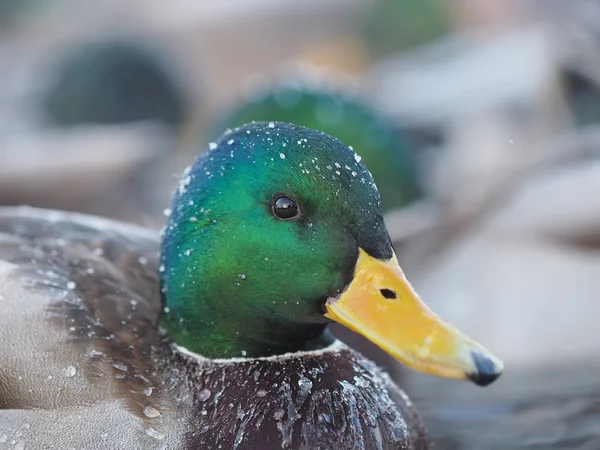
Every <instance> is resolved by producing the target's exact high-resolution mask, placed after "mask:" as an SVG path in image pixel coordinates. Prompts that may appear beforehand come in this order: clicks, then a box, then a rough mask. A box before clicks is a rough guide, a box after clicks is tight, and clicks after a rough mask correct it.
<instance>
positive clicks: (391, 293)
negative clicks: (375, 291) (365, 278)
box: [379, 288, 398, 299]
mask: <svg viewBox="0 0 600 450" xmlns="http://www.w3.org/2000/svg"><path fill="white" fill-rule="evenodd" d="M379 292H381V295H383V296H384V297H385V298H388V299H397V298H398V294H396V291H394V290H392V289H387V288H384V289H380V290H379Z"/></svg>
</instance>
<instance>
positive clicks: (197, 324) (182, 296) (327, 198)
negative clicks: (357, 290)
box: [161, 123, 392, 356]
mask: <svg viewBox="0 0 600 450" xmlns="http://www.w3.org/2000/svg"><path fill="white" fill-rule="evenodd" d="M211 147H213V148H212V149H211V151H210V152H208V153H207V154H205V155H203V156H201V157H200V158H198V160H197V161H196V162H195V163H194V164H193V165H192V166H191V168H190V169H189V171H186V173H185V174H184V176H183V178H182V180H181V183H180V186H179V189H178V190H177V192H176V193H175V198H174V200H173V207H172V213H171V215H170V218H169V221H168V224H167V227H166V230H165V234H164V241H163V246H162V261H161V263H162V264H163V266H164V272H162V280H163V289H164V298H165V300H166V306H167V307H168V309H167V310H168V311H169V313H168V314H167V316H166V321H165V324H166V327H167V328H168V329H169V331H170V333H171V334H173V335H175V336H177V338H178V339H180V340H181V341H183V342H186V343H187V345H188V346H191V347H193V348H195V349H197V350H198V351H199V352H200V353H202V354H205V355H209V356H230V355H236V356H239V355H240V352H241V351H245V352H247V353H248V354H250V353H254V354H256V353H259V354H265V353H266V354H268V353H271V352H278V351H280V350H281V348H282V347H287V346H288V345H289V346H290V349H292V348H294V349H297V348H298V347H302V346H303V345H304V341H306V340H310V339H307V338H314V337H320V336H321V335H322V333H323V329H324V327H325V325H326V324H327V322H328V320H327V319H326V318H325V317H324V316H323V312H324V310H323V305H324V302H325V301H326V299H327V298H328V297H332V296H335V295H337V294H339V293H340V292H341V291H342V290H343V289H344V288H345V286H346V285H347V284H348V283H349V282H350V281H351V279H352V273H353V270H354V266H355V264H356V260H357V255H358V248H359V247H361V248H363V249H365V250H366V251H368V252H369V253H370V254H371V255H373V256H375V257H378V258H383V259H389V258H390V257H391V256H392V246H391V243H390V240H389V237H388V233H387V230H386V228H385V226H384V223H383V216H382V212H381V207H380V199H379V194H378V192H377V188H376V187H375V184H374V183H373V178H372V177H371V175H370V173H369V171H368V170H367V169H366V168H365V166H364V165H363V164H362V163H361V161H360V157H358V156H357V155H356V153H355V152H354V151H352V150H351V149H350V148H348V146H347V145H344V144H342V143H341V142H340V141H338V140H336V139H334V138H332V137H330V136H327V135H326V134H324V133H322V132H318V131H314V130H309V129H307V128H303V127H299V126H293V125H288V124H283V123H262V124H261V123H256V124H252V125H247V126H244V127H241V128H238V129H236V130H235V131H233V132H231V133H228V134H226V135H224V136H223V137H222V138H221V139H220V140H218V141H217V142H216V144H211ZM161 269H162V267H161ZM238 333H239V334H238ZM255 340H256V342H255ZM240 341H243V342H244V343H241V342H240ZM246 343H247V344H246Z"/></svg>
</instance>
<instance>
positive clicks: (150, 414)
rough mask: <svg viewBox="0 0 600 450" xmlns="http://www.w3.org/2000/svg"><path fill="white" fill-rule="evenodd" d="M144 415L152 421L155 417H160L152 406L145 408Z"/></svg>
mask: <svg viewBox="0 0 600 450" xmlns="http://www.w3.org/2000/svg"><path fill="white" fill-rule="evenodd" d="M144 415H145V416H146V417H150V418H151V419H152V418H154V417H158V416H160V413H159V412H158V410H157V409H155V408H153V407H152V406H150V405H146V406H144Z"/></svg>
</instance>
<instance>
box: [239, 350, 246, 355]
mask: <svg viewBox="0 0 600 450" xmlns="http://www.w3.org/2000/svg"><path fill="white" fill-rule="evenodd" d="M240 353H241V354H242V356H246V355H247V354H248V352H247V351H246V350H242V351H241V352H240Z"/></svg>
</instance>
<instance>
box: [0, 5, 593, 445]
mask: <svg viewBox="0 0 600 450" xmlns="http://www.w3.org/2000/svg"><path fill="white" fill-rule="evenodd" d="M251 120H283V121H287V122H293V123H297V124H301V125H306V126H310V127H312V128H316V129H319V130H322V131H325V132H328V133H330V134H332V135H334V136H336V137H338V138H339V139H341V140H342V141H343V142H345V143H346V144H349V145H352V146H353V147H354V149H355V150H356V151H357V153H359V154H360V155H361V156H362V157H363V160H364V161H365V162H366V164H367V166H368V167H369V168H370V169H371V171H372V172H373V175H374V177H375V180H376V182H377V184H378V186H379V188H380V191H381V195H382V198H383V201H384V207H385V212H386V221H387V223H388V227H389V229H390V232H391V234H392V238H393V240H394V243H395V247H396V251H397V254H398V257H399V260H400V262H401V265H402V266H403V268H404V270H405V272H406V273H407V275H408V277H409V279H410V280H411V281H412V283H413V284H414V286H415V287H416V288H417V290H418V291H419V292H420V293H421V296H422V297H423V299H424V300H425V301H426V302H427V303H428V304H429V305H430V306H431V307H432V309H434V310H435V311H436V312H437V313H438V314H439V315H440V316H442V317H443V318H445V319H446V320H448V321H450V322H451V323H453V324H455V325H456V326H457V327H459V328H460V329H462V330H463V331H464V332H466V333H468V334H470V335H472V336H473V337H474V338H476V339H477V340H479V341H481V342H482V343H484V344H485V345H486V346H487V347H488V348H490V349H491V350H493V351H494V352H495V353H496V354H497V355H499V356H500V357H501V358H503V359H504V361H505V364H506V375H505V376H504V377H503V378H501V379H500V380H499V381H498V382H497V383H496V384H494V385H493V386H490V387H489V388H487V389H485V390H481V389H480V388H477V387H474V386H471V385H467V384H466V383H460V382H456V381H452V380H442V379H437V378H433V377H429V376H425V375H421V374H416V373H414V372H412V371H410V370H409V369H406V368H404V367H403V366H401V365H400V364H398V363H395V362H394V361H392V360H391V359H390V358H388V357H387V356H386V355H384V354H382V353H381V352H379V351H378V350H377V349H376V348H374V347H373V346H371V345H370V344H369V343H367V342H365V341H364V340H363V339H361V338H359V337H358V336H355V335H352V334H350V333H349V332H344V331H343V330H339V329H337V330H336V332H337V333H339V335H340V336H342V337H343V339H344V340H346V341H347V342H349V343H351V344H352V345H354V346H356V347H357V348H359V349H360V350H361V351H363V352H364V353H365V354H366V355H368V356H369V357H371V358H373V359H375V360H376V361H377V362H378V363H380V364H382V365H384V366H386V367H387V368H388V370H389V371H390V372H391V373H392V374H393V376H394V377H395V378H396V379H397V380H398V382H399V384H400V385H401V386H402V387H403V388H404V389H405V390H406V391H407V392H408V393H409V395H410V396H411V398H412V399H413V400H414V402H415V403H416V404H417V406H418V407H419V409H420V410H421V412H422V414H423V417H424V419H425V421H426V423H427V426H428V428H429V429H430V432H431V434H432V437H433V440H434V442H435V447H434V448H436V449H457V450H458V449H461V450H465V449H473V450H475V449H476V450H481V449H512V448H515V449H517V448H536V449H545V448H561V449H589V450H594V449H595V450H597V449H600V420H599V419H600V400H599V399H600V370H599V369H600V338H599V336H598V330H597V328H600V319H599V318H600V127H599V124H600V2H598V1H596V0H594V1H584V0H570V1H560V0H503V1H492V0H419V1H406V2H404V1H398V0H304V1H303V2H297V1H290V0H245V1H244V2H237V1H233V0H220V1H218V2H214V1H200V0H173V1H171V2H162V1H157V0H155V1H150V0H144V1H141V0H118V1H117V0H105V1H103V2H91V1H82V0H0V204H4V205H18V204H28V205H34V206H40V207H47V208H58V209H66V210H73V211H81V212H85V213H93V214H98V215H103V216H108V217H113V218H117V219H122V220H127V221H132V222H135V223H138V224H142V225H145V226H148V227H153V228H157V229H158V228H160V227H161V226H162V225H163V221H164V218H163V216H162V210H163V208H164V207H165V206H167V205H168V202H169V200H170V194H171V191H172V189H173V188H174V187H175V185H176V182H177V177H178V174H179V173H181V171H182V170H183V168H184V167H185V166H186V165H188V164H189V163H190V162H191V161H192V159H193V158H194V157H195V156H196V155H197V154H199V153H200V152H203V151H205V150H206V149H207V148H208V143H209V142H210V141H211V140H212V139H214V138H215V137H216V136H218V135H219V134H221V133H222V132H223V131H224V130H225V129H226V128H230V127H234V126H237V125H240V124H242V123H245V122H248V121H251Z"/></svg>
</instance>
